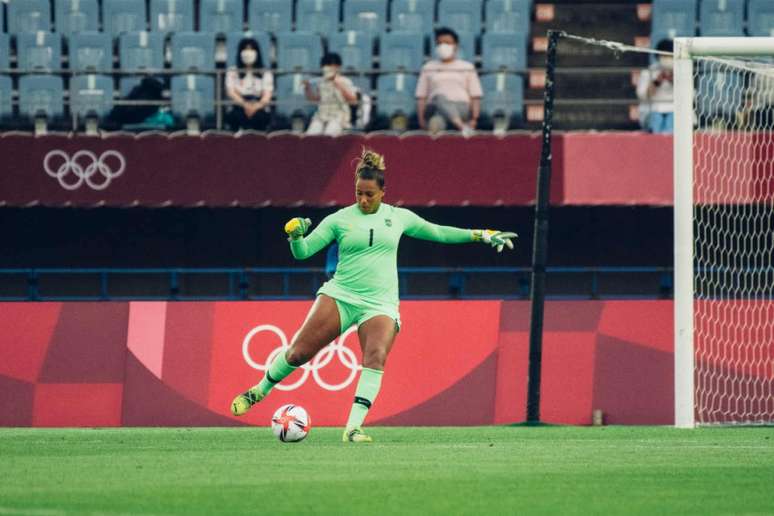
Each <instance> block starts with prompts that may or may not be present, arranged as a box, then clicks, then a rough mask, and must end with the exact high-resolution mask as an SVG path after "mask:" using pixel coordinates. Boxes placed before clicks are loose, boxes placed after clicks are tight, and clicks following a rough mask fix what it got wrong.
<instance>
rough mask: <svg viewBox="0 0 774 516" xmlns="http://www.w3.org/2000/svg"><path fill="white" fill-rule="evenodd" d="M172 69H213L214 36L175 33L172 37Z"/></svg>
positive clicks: (209, 34) (199, 33)
mask: <svg viewBox="0 0 774 516" xmlns="http://www.w3.org/2000/svg"><path fill="white" fill-rule="evenodd" d="M172 69H174V70H178V71H189V70H199V71H209V70H214V69H215V36H214V35H213V34H211V33H207V32H177V33H175V34H173V35H172Z"/></svg>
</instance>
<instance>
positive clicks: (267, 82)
mask: <svg viewBox="0 0 774 516" xmlns="http://www.w3.org/2000/svg"><path fill="white" fill-rule="evenodd" d="M236 62H237V65H236V67H231V68H229V70H228V71H227V72H226V94H227V95H228V97H229V98H230V99H231V100H232V101H233V102H234V106H232V108H231V110H230V111H229V112H228V113H227V114H226V122H227V123H228V125H229V126H230V127H231V129H232V130H234V131H236V130H239V129H254V130H257V131H265V130H266V129H267V127H268V125H269V122H270V119H271V115H270V113H269V105H270V104H271V95H272V92H273V91H274V75H273V74H272V73H271V72H270V71H268V70H263V58H262V57H261V49H260V47H259V46H258V42H256V40H254V39H253V38H244V39H242V40H241V41H240V42H239V45H238V47H237V56H236Z"/></svg>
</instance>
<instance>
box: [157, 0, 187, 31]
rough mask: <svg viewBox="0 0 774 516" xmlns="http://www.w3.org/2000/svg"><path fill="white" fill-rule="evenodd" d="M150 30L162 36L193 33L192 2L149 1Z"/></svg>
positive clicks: (181, 0) (183, 0)
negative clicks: (173, 33)
mask: <svg viewBox="0 0 774 516" xmlns="http://www.w3.org/2000/svg"><path fill="white" fill-rule="evenodd" d="M150 28H151V30H152V31H158V32H162V33H164V34H169V33H171V32H190V31H193V30H194V6H193V0H151V2H150Z"/></svg>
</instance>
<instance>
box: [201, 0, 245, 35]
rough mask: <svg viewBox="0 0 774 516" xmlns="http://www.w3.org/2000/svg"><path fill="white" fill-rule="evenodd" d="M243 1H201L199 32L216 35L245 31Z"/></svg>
mask: <svg viewBox="0 0 774 516" xmlns="http://www.w3.org/2000/svg"><path fill="white" fill-rule="evenodd" d="M244 19H245V13H244V5H243V3H242V0H200V3H199V30H201V31H202V32H212V33H215V34H226V33H229V32H241V31H242V30H244Z"/></svg>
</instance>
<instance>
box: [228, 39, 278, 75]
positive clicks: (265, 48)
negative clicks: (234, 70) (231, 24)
mask: <svg viewBox="0 0 774 516" xmlns="http://www.w3.org/2000/svg"><path fill="white" fill-rule="evenodd" d="M242 38H253V39H254V40H255V41H257V42H258V47H259V48H260V49H261V59H262V60H263V66H264V68H271V37H269V35H268V34H267V33H266V32H252V31H249V32H230V33H228V34H226V53H227V58H226V64H227V65H228V66H236V58H237V55H236V54H237V48H239V42H240V41H241V40H242Z"/></svg>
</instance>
